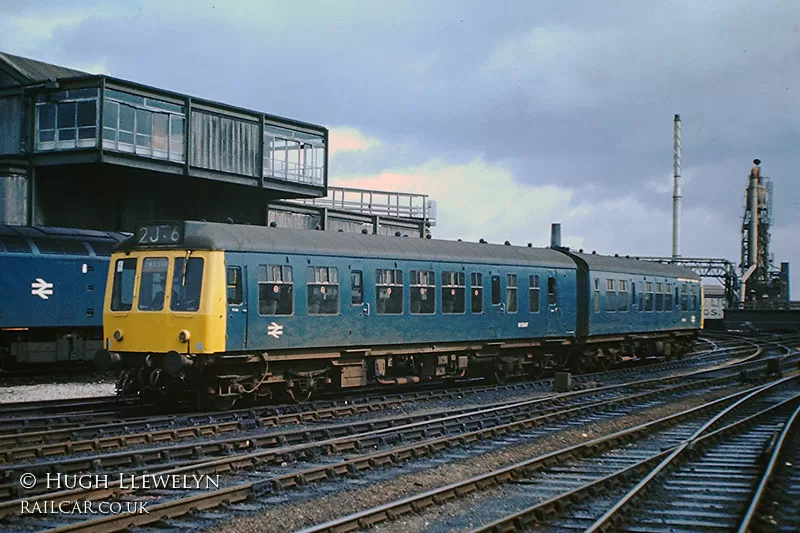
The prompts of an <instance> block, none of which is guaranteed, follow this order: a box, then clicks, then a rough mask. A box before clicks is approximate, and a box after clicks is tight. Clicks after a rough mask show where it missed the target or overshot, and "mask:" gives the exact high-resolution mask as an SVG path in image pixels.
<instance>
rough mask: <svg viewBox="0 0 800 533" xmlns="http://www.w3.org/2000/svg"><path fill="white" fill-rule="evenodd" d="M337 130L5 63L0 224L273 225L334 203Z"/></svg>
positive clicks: (1, 61)
mask: <svg viewBox="0 0 800 533" xmlns="http://www.w3.org/2000/svg"><path fill="white" fill-rule="evenodd" d="M327 145H328V130H327V129H326V128H324V127H322V126H318V125H314V124H309V123H305V122H300V121H296V120H291V119H287V118H282V117H278V116H275V115H270V114H266V113H262V112H258V111H252V110H247V109H241V108H237V107H234V106H229V105H226V104H222V103H218V102H212V101H208V100H204V99H200V98H194V97H192V96H188V95H184V94H179V93H175V92H172V91H166V90H163V89H158V88H155V87H149V86H146V85H142V84H139V83H135V82H131V81H127V80H121V79H118V78H114V77H111V76H105V75H92V74H87V73H85V72H80V71H77V70H73V69H69V68H65V67H60V66H57V65H51V64H48V63H43V62H41V61H35V60H32V59H27V58H22V57H18V56H13V55H10V54H5V53H0V223H4V224H39V225H54V226H68V227H85V228H98V229H106V230H116V231H130V230H132V229H133V227H134V225H135V224H136V222H137V221H141V220H154V219H166V218H169V219H177V218H186V219H205V220H213V221H225V220H227V219H229V218H230V219H235V220H236V221H237V222H246V223H250V224H262V225H263V224H267V223H268V222H269V220H268V218H267V217H268V214H267V213H268V210H267V204H268V203H269V202H271V201H274V200H277V199H286V198H314V197H321V196H325V194H326V192H327V182H328V174H327V163H328V151H327Z"/></svg>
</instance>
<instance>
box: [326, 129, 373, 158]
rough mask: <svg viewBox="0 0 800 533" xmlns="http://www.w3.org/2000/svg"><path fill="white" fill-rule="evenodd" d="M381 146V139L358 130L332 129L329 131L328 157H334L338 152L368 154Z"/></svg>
mask: <svg viewBox="0 0 800 533" xmlns="http://www.w3.org/2000/svg"><path fill="white" fill-rule="evenodd" d="M379 146H381V141H380V139H377V138H376V137H368V136H366V135H364V134H363V133H361V131H360V130H359V129H358V128H347V127H341V128H330V129H329V130H328V156H329V157H332V156H333V155H334V154H336V152H344V151H358V152H366V151H367V150H370V149H372V148H377V147H379Z"/></svg>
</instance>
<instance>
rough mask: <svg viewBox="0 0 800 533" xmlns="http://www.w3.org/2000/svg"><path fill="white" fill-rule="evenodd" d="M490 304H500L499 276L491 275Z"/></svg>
mask: <svg viewBox="0 0 800 533" xmlns="http://www.w3.org/2000/svg"><path fill="white" fill-rule="evenodd" d="M492 305H500V276H492Z"/></svg>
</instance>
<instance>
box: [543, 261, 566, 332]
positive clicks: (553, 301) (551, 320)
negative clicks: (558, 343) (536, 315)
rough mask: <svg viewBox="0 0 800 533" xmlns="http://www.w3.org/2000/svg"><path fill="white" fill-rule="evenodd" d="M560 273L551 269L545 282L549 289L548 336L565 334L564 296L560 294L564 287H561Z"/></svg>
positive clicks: (546, 287)
mask: <svg viewBox="0 0 800 533" xmlns="http://www.w3.org/2000/svg"><path fill="white" fill-rule="evenodd" d="M558 281H559V280H558V275H557V274H556V272H555V271H553V270H550V271H548V272H547V280H546V282H545V289H546V290H547V295H546V296H545V297H546V298H547V335H548V336H561V335H563V334H564V331H563V329H564V328H563V324H562V322H563V321H562V313H563V311H562V310H561V302H562V301H563V298H562V297H561V295H560V294H559V293H560V292H561V289H562V287H559V283H558Z"/></svg>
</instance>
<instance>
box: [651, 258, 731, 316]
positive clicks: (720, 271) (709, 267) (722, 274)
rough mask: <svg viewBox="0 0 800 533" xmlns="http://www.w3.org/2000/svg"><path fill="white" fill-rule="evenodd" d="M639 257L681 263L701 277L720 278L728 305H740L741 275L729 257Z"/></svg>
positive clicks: (729, 306) (666, 262) (659, 261)
mask: <svg viewBox="0 0 800 533" xmlns="http://www.w3.org/2000/svg"><path fill="white" fill-rule="evenodd" d="M638 259H641V260H643V261H654V262H656V263H665V264H673V265H679V266H682V267H685V268H688V269H690V270H692V271H693V272H694V273H695V274H697V275H698V276H700V277H703V278H713V279H716V280H719V281H720V282H721V283H722V286H723V287H725V303H726V306H727V307H728V308H731V307H735V306H736V305H738V302H739V299H740V293H739V275H738V273H737V271H736V265H735V264H733V263H732V262H731V261H728V260H727V259H715V258H705V257H679V258H677V259H673V258H672V257H639V258H638Z"/></svg>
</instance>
